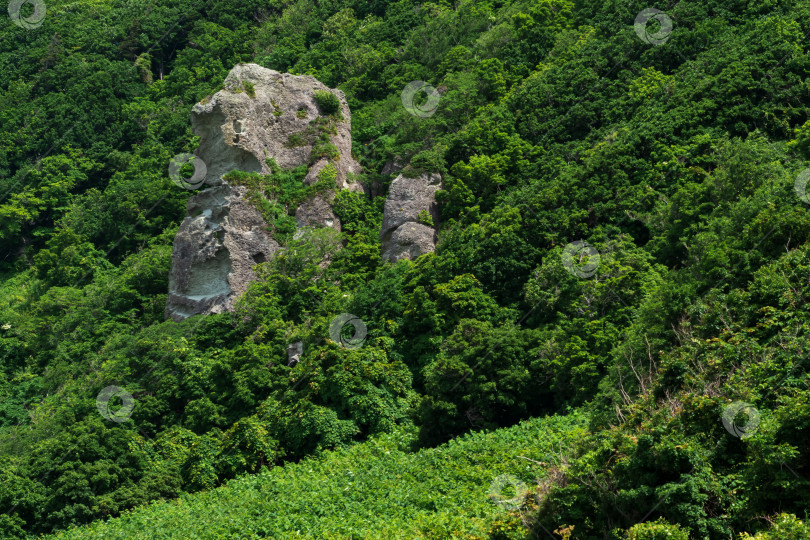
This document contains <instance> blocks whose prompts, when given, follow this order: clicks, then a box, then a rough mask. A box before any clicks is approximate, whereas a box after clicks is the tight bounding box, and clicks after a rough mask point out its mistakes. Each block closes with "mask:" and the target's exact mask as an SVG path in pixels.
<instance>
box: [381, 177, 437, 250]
mask: <svg viewBox="0 0 810 540" xmlns="http://www.w3.org/2000/svg"><path fill="white" fill-rule="evenodd" d="M441 180H442V179H441V176H440V175H438V174H428V173H425V174H422V175H420V176H419V177H417V178H408V177H406V176H403V175H402V174H400V175H399V176H397V177H396V178H395V179H394V181H393V182H391V186H390V188H389V190H388V197H387V198H386V200H385V209H384V211H383V223H382V229H381V230H380V240H381V242H382V258H383V260H385V261H391V262H396V261H398V260H400V259H403V258H407V259H415V258H416V257H418V256H419V255H423V254H425V253H431V252H433V250H434V249H435V248H436V236H437V230H438V225H439V206H438V204H437V203H436V191H438V190H439V189H440V188H441ZM420 213H421V214H422V215H425V214H427V215H429V216H430V218H431V219H432V221H433V226H430V225H427V224H425V223H422V220H421V219H420Z"/></svg>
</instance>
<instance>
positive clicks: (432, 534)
mask: <svg viewBox="0 0 810 540" xmlns="http://www.w3.org/2000/svg"><path fill="white" fill-rule="evenodd" d="M586 420H587V418H586V416H585V415H584V414H583V413H581V412H579V411H576V412H572V413H571V414H569V415H567V416H564V417H562V416H556V417H548V418H535V419H532V420H528V421H525V422H521V423H520V424H518V425H515V426H513V427H510V428H505V429H499V430H496V431H492V432H479V433H474V434H470V435H466V436H464V437H460V438H459V439H457V440H454V441H452V442H450V443H447V444H444V445H441V446H439V447H436V448H429V449H423V450H419V451H418V452H412V451H410V448H411V445H412V443H413V442H414V440H415V438H416V437H415V433H413V432H412V431H410V432H409V431H407V430H398V431H395V432H393V433H387V434H382V435H379V436H376V437H373V438H372V439H370V440H369V441H367V442H364V443H360V444H356V445H354V446H351V447H348V448H340V449H337V450H334V451H327V452H324V453H323V454H322V455H320V456H317V457H311V458H306V459H304V460H302V461H301V462H299V463H291V464H287V465H285V466H283V467H276V468H273V469H271V470H264V471H262V472H261V473H258V474H256V475H251V476H245V477H240V478H237V479H235V480H232V481H230V482H228V485H227V486H225V487H222V488H218V489H215V490H212V491H210V492H205V493H198V494H195V495H188V496H183V497H180V498H179V499H178V500H175V501H170V502H158V503H153V504H151V505H150V506H148V507H146V508H141V509H137V510H134V511H132V512H128V513H127V514H125V515H124V516H122V517H120V518H116V519H112V520H110V521H108V522H106V523H101V522H99V523H94V524H93V525H90V526H87V527H82V528H79V529H73V530H70V531H66V532H62V533H59V534H56V535H54V536H52V537H49V538H59V539H63V540H69V539H76V540H78V539H84V540H90V539H94V538H98V539H105V540H110V539H136V538H143V539H178V540H179V539H185V538H199V539H212V540H213V539H221V538H242V539H254V538H309V539H313V540H315V539H337V538H358V539H360V538H391V539H402V540H406V539H414V538H464V539H472V538H485V537H486V536H487V535H488V534H489V533H490V532H491V531H492V530H493V528H495V527H498V528H501V529H503V528H504V526H505V525H509V524H511V526H512V528H514V527H515V526H516V525H517V524H519V523H520V512H519V511H518V510H511V509H510V508H511V507H505V506H504V505H503V504H501V503H498V502H497V501H499V500H507V501H508V500H511V499H512V498H513V497H514V494H513V493H508V492H498V491H493V490H492V488H493V482H494V481H495V479H496V478H497V477H499V476H500V475H512V476H514V477H515V478H518V479H520V480H521V481H523V482H525V484H526V486H527V487H528V488H530V489H529V492H527V493H526V498H527V500H526V501H525V503H524V502H523V501H521V502H520V503H515V504H516V505H517V506H522V507H523V506H524V504H525V505H529V506H531V505H532V504H533V500H534V499H535V498H536V495H537V491H536V488H537V486H538V485H539V483H542V481H543V479H544V478H545V477H546V475H547V474H548V471H549V469H550V468H551V467H553V466H554V465H555V464H556V465H557V466H559V465H560V463H559V457H560V454H561V453H563V451H564V450H565V449H568V448H570V447H571V445H572V444H573V443H574V442H575V441H576V440H577V439H578V438H579V437H581V436H582V435H583V434H584V432H585V426H586ZM522 458H529V459H531V460H534V461H537V462H543V463H545V466H541V465H539V464H537V463H534V462H533V461H529V460H528V459H522ZM507 487H508V486H507ZM495 488H497V484H496V486H495ZM504 491H506V490H504ZM493 496H494V498H493ZM525 509H526V508H525V507H524V508H523V510H524V511H525Z"/></svg>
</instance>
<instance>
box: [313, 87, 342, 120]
mask: <svg viewBox="0 0 810 540" xmlns="http://www.w3.org/2000/svg"><path fill="white" fill-rule="evenodd" d="M315 103H317V104H318V109H320V111H321V113H322V114H325V115H335V114H337V113H338V112H340V100H339V99H338V97H337V96H336V95H335V94H333V93H332V92H328V91H326V90H315Z"/></svg>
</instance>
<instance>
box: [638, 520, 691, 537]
mask: <svg viewBox="0 0 810 540" xmlns="http://www.w3.org/2000/svg"><path fill="white" fill-rule="evenodd" d="M625 538H627V540H689V533H688V532H687V531H686V530H685V529H682V528H681V526H680V525H673V524H671V523H669V522H668V521H667V520H665V519H663V518H659V519H657V520H655V521H648V522H646V523H637V524H636V525H633V526H632V527H630V528H629V529H628V530H627V535H626V536H625Z"/></svg>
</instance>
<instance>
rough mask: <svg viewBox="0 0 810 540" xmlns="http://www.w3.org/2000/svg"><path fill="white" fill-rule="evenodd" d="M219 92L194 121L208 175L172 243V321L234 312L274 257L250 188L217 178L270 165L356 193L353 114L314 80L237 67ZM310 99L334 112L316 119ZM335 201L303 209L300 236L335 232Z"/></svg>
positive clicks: (318, 113) (324, 197)
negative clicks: (330, 103)
mask: <svg viewBox="0 0 810 540" xmlns="http://www.w3.org/2000/svg"><path fill="white" fill-rule="evenodd" d="M223 87H224V88H223V89H222V90H220V91H219V92H217V93H216V94H214V95H213V96H211V98H209V99H206V100H203V101H202V102H200V103H198V104H197V105H195V106H194V108H193V109H192V113H191V125H192V129H193V132H194V134H195V135H199V136H200V145H199V147H198V148H197V150H196V152H195V155H196V157H197V158H198V159H201V160H202V161H203V162H204V163H205V165H206V169H207V173H206V176H205V182H204V183H205V184H206V185H207V186H209V187H207V188H206V189H204V190H203V191H201V192H199V193H198V194H196V195H194V196H193V197H191V198H190V199H189V201H188V212H187V216H186V218H185V220H184V221H183V223H182V224H181V225H180V229H179V231H178V233H177V236H176V237H175V240H174V247H173V252H172V269H171V273H170V275H169V297H168V301H167V304H166V317H171V318H172V319H174V320H176V321H179V320H181V319H184V318H186V317H189V316H191V315H196V314H207V313H221V312H222V311H224V310H230V309H233V305H234V303H235V301H236V299H237V298H238V297H239V296H240V295H241V294H242V293H243V292H244V291H245V290H247V287H248V285H249V284H250V282H251V281H253V280H254V279H255V277H256V276H255V274H254V272H253V270H252V267H253V266H254V265H256V264H258V263H260V262H264V261H266V260H268V259H270V258H271V257H272V256H273V255H274V254H275V253H276V251H278V250H279V249H280V246H279V243H278V242H277V241H276V240H275V239H274V238H273V237H272V235H271V233H270V232H268V227H267V223H266V221H265V220H264V218H263V217H262V214H261V213H260V212H259V210H257V209H256V208H255V207H254V206H253V205H252V204H251V203H250V202H248V200H247V199H246V195H247V193H248V188H247V187H245V186H242V185H231V184H230V183H229V182H227V181H225V180H223V179H222V176H223V175H224V174H226V173H228V172H230V171H232V170H240V171H246V172H257V173H261V174H270V173H271V172H272V169H271V167H270V165H269V164H268V160H269V159H270V158H272V159H274V160H275V162H276V163H277V164H278V165H279V166H280V167H282V168H284V169H291V168H294V167H297V166H299V165H302V164H307V165H309V166H310V168H309V171H308V173H307V176H306V178H305V179H304V183H306V184H313V183H315V182H316V181H317V180H318V173H319V172H321V170H322V169H323V168H324V167H326V166H327V165H328V164H331V166H332V167H334V169H335V170H336V179H335V182H336V184H337V188H338V189H351V190H355V191H362V189H363V188H362V186H361V185H360V184H359V183H358V182H357V181H356V180H354V178H353V175H354V174H358V173H359V172H360V171H361V167H360V165H359V164H358V163H357V162H356V161H355V160H354V159H353V158H352V156H351V146H352V141H351V113H350V111H349V107H348V105H347V103H346V98H345V96H344V95H343V92H341V91H339V90H330V89H329V88H327V87H326V86H325V85H324V84H323V83H321V82H319V81H318V80H317V79H315V78H314V77H309V76H295V75H289V74H285V73H279V72H277V71H273V70H270V69H266V68H263V67H261V66H258V65H256V64H240V65H237V66H236V67H234V68H233V69H232V70H231V72H230V73H229V74H228V76H227V77H226V79H225V83H224V85H223ZM316 92H319V93H321V92H331V93H332V94H333V95H334V96H336V97H337V99H338V102H339V106H337V107H336V109H337V110H336V111H329V112H328V113H327V112H326V111H322V110H321V109H320V107H319V103H318V101H317V99H316ZM320 95H321V97H323V94H320ZM327 140H328V142H325V141H327ZM313 147H316V149H317V151H318V152H317V153H316V152H314V151H313ZM324 149H325V150H324ZM324 154H325V155H324ZM332 172H333V174H334V172H335V171H332ZM334 195H335V193H334V192H326V193H321V194H319V195H316V196H315V197H313V198H311V199H310V200H308V201H305V202H304V203H303V204H301V205H300V206H299V208H298V209H296V213H295V218H296V222H297V224H298V226H299V227H306V226H323V227H333V228H336V229H338V230H339V229H340V221H339V220H338V219H337V217H336V216H335V215H334V213H333V212H332V208H331V206H330V202H331V200H332V199H333V198H334Z"/></svg>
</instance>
